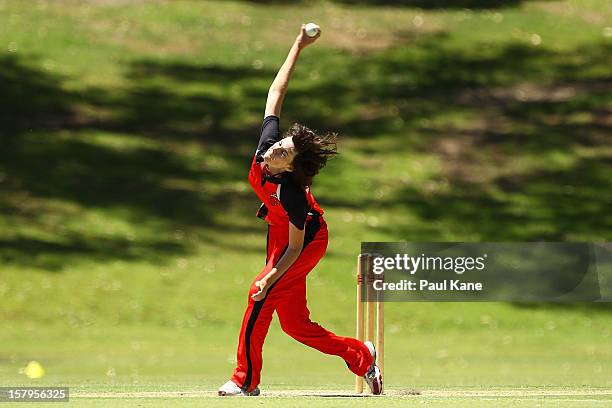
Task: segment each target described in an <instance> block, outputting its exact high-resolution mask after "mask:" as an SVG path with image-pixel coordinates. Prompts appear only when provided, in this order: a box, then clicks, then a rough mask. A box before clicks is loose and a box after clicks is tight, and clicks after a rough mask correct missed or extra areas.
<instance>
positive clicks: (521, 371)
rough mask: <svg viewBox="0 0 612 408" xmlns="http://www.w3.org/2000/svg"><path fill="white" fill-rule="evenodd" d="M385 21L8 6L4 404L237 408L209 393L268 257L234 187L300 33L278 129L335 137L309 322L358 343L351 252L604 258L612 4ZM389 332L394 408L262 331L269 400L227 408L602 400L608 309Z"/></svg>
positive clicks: (506, 309)
mask: <svg viewBox="0 0 612 408" xmlns="http://www.w3.org/2000/svg"><path fill="white" fill-rule="evenodd" d="M390 3H393V2H386V1H338V2H308V1H304V2H282V1H278V2H275V1H270V2H266V1H220V2H213V1H197V2H195V1H170V2H161V1H159V2H158V1H153V2H144V1H137V0H134V1H125V0H91V1H88V2H81V1H77V0H57V1H37V2H23V1H19V0H0V83H1V84H2V85H1V86H0V106H1V107H2V109H0V123H2V126H1V131H0V142H1V146H2V147H1V148H0V325H1V327H2V329H1V330H0V385H69V386H70V387H71V392H72V399H71V404H72V405H81V406H109V405H112V406H117V405H121V406H196V405H197V406H230V405H232V406H233V405H235V404H236V402H235V401H228V400H223V399H219V398H216V397H214V392H213V391H214V390H215V389H216V388H217V387H218V386H219V385H220V384H221V383H223V382H224V381H226V380H227V378H228V376H229V375H230V373H231V370H232V368H233V364H234V359H235V346H236V335H237V333H238V329H239V324H240V321H241V318H242V311H243V307H244V306H245V302H246V298H245V296H246V289H247V286H248V284H249V282H250V281H251V279H252V278H253V277H254V276H255V274H256V273H257V272H258V271H259V269H260V268H261V267H262V265H263V261H264V252H265V225H264V224H263V223H262V222H260V221H259V220H257V219H256V218H255V216H254V214H255V211H256V209H257V207H258V202H257V199H256V197H255V195H254V194H253V193H252V192H250V190H249V187H248V184H247V182H246V171H247V168H248V165H249V163H250V157H251V155H252V154H253V151H254V148H255V143H256V141H257V138H258V131H259V126H260V122H261V118H262V114H263V108H264V104H265V96H266V92H267V89H268V87H269V85H270V83H271V81H272V79H273V78H274V75H275V73H276V70H277V69H278V67H279V66H280V64H281V63H282V61H283V59H284V57H285V55H286V52H287V51H288V49H289V46H290V44H291V41H292V40H293V38H294V37H295V35H296V31H297V27H299V24H300V23H302V22H306V21H316V22H318V23H319V24H320V25H321V27H322V28H323V30H324V33H323V36H322V38H321V40H320V42H319V43H318V44H316V45H315V46H313V47H312V48H309V49H307V50H306V51H305V52H304V53H303V54H302V57H301V60H300V62H299V63H298V66H297V68H296V71H295V73H294V79H293V81H292V83H291V86H290V90H289V93H288V95H287V99H286V102H285V105H284V108H283V117H282V120H281V125H282V126H284V128H285V129H286V128H287V127H288V126H289V125H290V124H291V123H292V122H293V121H300V122H302V123H304V124H306V125H308V126H310V127H312V128H314V129H318V130H325V131H327V130H329V131H336V132H339V133H340V136H341V142H340V145H339V149H340V151H341V156H339V157H338V158H337V159H335V160H334V161H333V162H330V164H329V165H328V167H327V168H326V169H325V171H324V172H323V173H322V174H321V176H320V177H319V178H318V179H317V180H316V184H315V185H314V186H313V191H314V193H315V195H316V196H317V198H318V201H319V202H320V203H321V205H322V206H323V208H324V209H325V210H326V220H327V223H328V225H329V228H330V246H329V249H328V253H327V255H326V258H325V259H324V261H323V262H322V263H321V264H320V265H319V266H318V267H317V269H316V270H315V271H313V272H312V273H311V275H310V277H309V295H308V298H309V307H310V309H311V312H312V317H313V319H314V320H316V321H318V322H320V323H321V324H323V325H324V326H325V327H328V328H329V329H331V330H333V331H336V332H338V333H339V334H344V335H350V334H352V333H353V332H354V306H355V305H354V302H355V299H354V296H355V295H354V292H355V291H354V289H355V287H354V283H355V282H354V273H355V271H354V268H355V258H356V255H357V253H358V251H359V244H360V242H361V241H362V240H364V241H365V240H367V241H377V240H380V241H398V240H407V241H422V242H425V241H538V240H541V241H546V240H548V241H606V240H607V241H610V240H612V239H611V238H612V232H611V231H612V213H610V211H609V206H610V202H612V177H610V174H612V144H611V143H610V141H611V139H610V135H611V134H612V133H611V129H610V127H611V126H612V116H611V114H612V77H611V76H610V65H611V63H612V59H611V57H610V56H611V55H612V26H611V24H610V21H612V3H610V2H607V1H604V0H583V1H578V0H571V1H528V2H523V1H518V0H513V1H492V2H490V3H487V2H484V1H478V0H473V1H468V0H462V1H458V2H455V3H454V4H451V3H452V2H445V1H441V0H436V1H431V2H424V1H419V0H414V1H404V2H396V4H397V5H396V6H391V5H390ZM487 4H488V5H487ZM466 7H471V9H469V10H468V9H467V8H466ZM487 7H488V8H487ZM386 311H387V314H386V322H387V326H386V333H387V337H386V339H387V341H386V373H385V379H386V381H385V382H386V388H387V390H389V395H387V396H384V397H382V398H383V399H384V402H383V401H381V400H380V399H379V398H358V397H351V398H348V397H341V396H335V397H334V396H321V395H319V394H320V393H321V392H325V391H329V392H331V393H336V394H338V395H345V394H347V393H350V391H351V390H352V385H353V377H352V376H351V375H350V373H349V372H348V371H347V370H346V368H345V367H344V363H343V362H342V361H341V360H339V359H337V358H333V357H329V356H324V355H319V353H317V352H315V351H313V350H310V349H307V348H305V347H304V346H302V345H301V344H298V343H296V342H295V341H293V340H292V339H290V338H289V337H287V336H285V335H284V334H283V333H282V331H281V330H280V327H279V326H278V323H277V322H276V321H275V322H273V325H272V327H271V330H270V334H269V337H268V339H267V342H266V348H265V353H264V359H265V362H264V371H263V383H262V385H261V388H262V391H263V392H264V393H268V395H269V396H268V397H266V398H265V399H263V398H252V399H248V400H241V401H240V406H243V405H244V406H255V405H257V406H259V405H261V404H266V405H270V406H287V405H289V406H307V405H308V406H315V407H318V406H374V405H381V404H383V405H384V406H406V405H411V404H413V405H421V404H427V405H428V406H434V407H438V406H440V407H447V406H449V407H450V406H453V407H455V406H470V407H501V406H508V407H533V406H542V407H591V406H601V407H603V406H609V405H611V404H612V341H611V338H612V337H611V335H612V313H611V311H612V308H611V307H609V306H607V305H605V304H599V305H588V304H583V305H557V306H551V305H539V304H536V305H513V304H501V303H499V304H498V303H479V304H463V303H448V304H442V303H439V304H433V303H411V304H409V303H401V304H400V303H395V304H389V305H388V306H387V308H386ZM30 360H38V361H40V362H41V363H42V364H43V365H44V366H45V368H46V371H47V375H46V376H45V377H44V378H42V379H40V380H29V379H27V378H26V377H25V376H24V375H23V374H21V373H20V369H21V368H22V367H24V366H25V364H26V363H27V362H28V361H30ZM290 367H300V370H299V371H297V372H296V371H295V370H294V369H292V368H290ZM410 390H418V391H420V392H421V395H405V394H406V393H407V392H408V391H410ZM181 392H182V393H185V395H182V396H181V395H180V394H179V393H181ZM26 406H31V405H26Z"/></svg>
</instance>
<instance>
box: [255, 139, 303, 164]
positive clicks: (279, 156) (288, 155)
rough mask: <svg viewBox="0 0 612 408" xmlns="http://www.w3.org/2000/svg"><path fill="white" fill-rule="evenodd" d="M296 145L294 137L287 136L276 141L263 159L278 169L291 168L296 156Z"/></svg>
mask: <svg viewBox="0 0 612 408" xmlns="http://www.w3.org/2000/svg"><path fill="white" fill-rule="evenodd" d="M295 154H296V152H295V145H294V144H293V138H292V137H286V138H284V139H281V140H279V141H278V142H276V143H274V144H273V145H272V146H270V148H269V149H268V150H267V151H266V152H265V153H264V155H263V159H264V162H266V164H267V165H268V166H271V167H275V168H278V169H291V163H293V158H294V157H295Z"/></svg>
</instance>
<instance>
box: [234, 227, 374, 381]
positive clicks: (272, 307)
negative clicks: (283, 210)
mask: <svg viewBox="0 0 612 408" xmlns="http://www.w3.org/2000/svg"><path fill="white" fill-rule="evenodd" d="M288 234H289V228H288V226H287V225H284V226H272V225H271V226H270V227H269V229H268V254H267V255H268V257H267V262H266V266H265V267H264V268H263V270H262V271H261V273H260V274H259V275H258V276H257V277H256V278H255V280H254V281H253V283H252V284H251V287H250V289H249V295H248V306H247V308H246V311H245V313H244V318H243V320H242V329H241V330H240V339H239V341H238V355H237V357H238V364H237V366H236V369H235V370H234V374H233V376H232V381H233V382H234V383H236V384H237V385H238V386H240V387H241V388H242V389H243V390H245V391H252V390H253V389H254V388H255V387H257V385H259V382H260V374H261V368H262V362H263V359H262V348H263V344H264V341H265V338H266V334H267V332H268V328H269V327H270V322H271V321H272V314H273V313H274V311H276V313H277V315H278V318H279V320H280V324H281V327H282V329H283V331H284V332H285V333H287V334H288V335H290V336H291V337H293V338H294V339H296V340H297V341H299V342H301V343H304V344H305V345H307V346H310V347H312V348H315V349H317V350H319V351H321V352H323V353H326V354H332V355H336V356H339V357H342V358H343V359H344V361H345V362H346V364H347V366H348V368H349V369H350V370H351V371H352V372H353V373H355V374H357V375H364V374H365V373H366V371H367V370H368V368H369V367H370V365H371V364H372V356H371V355H370V352H369V350H368V348H367V347H366V346H365V345H364V344H363V343H362V342H361V341H359V340H357V339H353V338H350V337H341V336H336V335H335V334H334V333H332V332H330V331H328V330H326V329H324V328H323V327H321V326H319V325H318V324H317V323H315V322H313V321H311V320H310V312H309V311H308V307H307V306H306V276H307V275H308V273H309V272H310V271H311V270H312V269H313V268H314V267H315V266H316V264H317V263H318V262H319V260H320V259H321V258H322V257H323V255H324V254H325V250H326V249H327V239H328V233H327V225H326V224H325V221H324V220H323V218H322V217H317V218H316V219H315V220H312V219H309V220H308V222H307V227H306V233H305V235H306V237H305V240H304V248H303V250H302V252H301V253H300V256H299V257H298V259H297V260H296V261H295V262H294V263H293V264H292V265H291V266H290V267H289V269H288V270H287V271H286V272H285V273H284V274H283V275H282V276H281V277H280V279H278V280H277V281H276V282H275V283H274V284H273V285H272V286H271V287H270V289H268V292H267V295H266V297H265V298H264V299H262V300H260V301H257V302H256V301H254V300H253V299H252V298H251V295H252V294H254V293H257V292H258V291H259V289H258V288H257V287H256V286H255V281H257V280H258V279H261V278H262V277H263V276H264V275H266V274H267V273H268V272H269V271H270V269H272V268H273V267H274V265H275V264H276V263H277V262H278V260H279V259H280V258H281V257H282V255H283V253H284V251H285V249H286V248H287V244H288V238H289V236H288Z"/></svg>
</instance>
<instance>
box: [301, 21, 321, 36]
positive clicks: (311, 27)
mask: <svg viewBox="0 0 612 408" xmlns="http://www.w3.org/2000/svg"><path fill="white" fill-rule="evenodd" d="M304 28H305V29H306V35H307V36H309V37H314V36H315V35H317V33H318V32H319V26H318V25H316V24H315V23H308V24H306V27H304Z"/></svg>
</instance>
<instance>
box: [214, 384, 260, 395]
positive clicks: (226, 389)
mask: <svg viewBox="0 0 612 408" xmlns="http://www.w3.org/2000/svg"><path fill="white" fill-rule="evenodd" d="M218 393H219V396H222V397H232V396H236V395H242V396H249V397H256V396H258V395H259V387H255V389H254V390H253V391H250V392H249V391H244V390H243V389H242V388H240V387H239V386H237V385H236V383H235V382H233V381H232V380H230V381H228V382H226V383H225V384H223V385H222V386H221V387H219V391H218Z"/></svg>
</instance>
